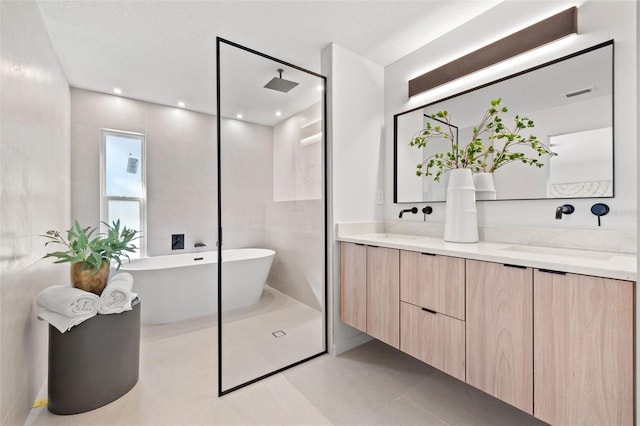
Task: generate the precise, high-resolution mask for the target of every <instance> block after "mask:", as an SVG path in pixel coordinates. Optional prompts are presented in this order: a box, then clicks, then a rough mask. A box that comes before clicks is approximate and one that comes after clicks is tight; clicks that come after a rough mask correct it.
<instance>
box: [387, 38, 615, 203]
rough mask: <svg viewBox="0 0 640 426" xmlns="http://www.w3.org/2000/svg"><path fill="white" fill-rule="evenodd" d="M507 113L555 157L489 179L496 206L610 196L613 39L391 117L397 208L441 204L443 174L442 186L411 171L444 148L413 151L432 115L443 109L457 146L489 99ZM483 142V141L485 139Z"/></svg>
mask: <svg viewBox="0 0 640 426" xmlns="http://www.w3.org/2000/svg"><path fill="white" fill-rule="evenodd" d="M496 98H502V104H503V105H506V106H508V107H509V113H507V114H505V116H504V122H505V123H512V122H513V116H514V115H515V114H518V115H520V116H526V117H528V118H530V119H532V120H533V121H534V122H535V127H534V128H533V129H531V133H532V134H534V135H536V136H537V138H538V140H540V142H542V143H544V144H545V145H547V146H549V147H550V148H551V150H552V151H553V152H555V153H556V154H558V155H557V156H554V157H551V158H549V157H548V156H544V157H543V158H540V161H541V162H542V163H543V164H544V166H543V167H541V168H537V167H522V166H521V165H518V164H510V165H508V166H506V167H503V168H500V169H499V170H497V171H496V172H495V174H494V182H495V187H496V199H497V200H515V199H520V200H522V199H548V198H592V197H597V198H603V197H613V196H614V185H613V180H614V173H613V40H610V41H607V42H604V43H601V44H598V45H596V46H593V47H590V48H588V49H585V50H582V51H579V52H576V53H573V54H571V55H568V56H565V57H563V58H560V59H557V60H554V61H551V62H548V63H545V64H542V65H539V66H536V67H534V68H531V69H528V70H525V71H522V72H519V73H516V74H513V75H511V76H508V77H505V78H502V79H499V80H496V81H494V82H491V83H487V84H485V85H482V86H479V87H476V88H473V89H470V90H467V91H464V92H462V93H459V94H456V95H453V96H449V97H447V98H445V99H441V100H439V101H436V102H432V103H430V104H427V105H423V106H420V107H418V108H414V109H412V110H410V111H406V112H403V113H400V114H396V115H394V202H395V203H416V202H433V201H444V200H445V194H446V187H447V174H446V173H445V174H444V175H443V177H442V179H440V182H434V180H433V179H432V177H430V176H421V177H418V176H417V175H416V165H417V164H418V163H420V162H422V161H423V160H424V159H425V158H428V157H430V156H431V155H433V154H435V153H437V152H445V151H446V150H448V149H449V146H448V143H447V142H446V141H444V140H442V141H433V142H434V143H430V144H428V145H427V147H425V148H424V149H420V150H419V149H417V148H416V147H410V146H409V141H410V140H411V139H412V136H413V135H414V134H415V133H416V132H417V131H419V130H420V129H422V128H424V126H425V125H426V123H427V121H429V120H431V119H430V118H429V117H430V116H431V115H432V114H435V113H436V112H438V111H448V113H449V115H450V116H451V118H452V124H453V125H454V126H455V129H456V133H457V136H458V141H459V142H460V144H464V143H466V142H468V141H469V140H470V135H471V133H472V131H473V127H474V126H477V125H478V122H479V121H480V119H481V115H482V113H483V112H484V111H485V110H486V108H487V105H489V103H490V100H492V99H496ZM485 143H487V141H486V138H485Z"/></svg>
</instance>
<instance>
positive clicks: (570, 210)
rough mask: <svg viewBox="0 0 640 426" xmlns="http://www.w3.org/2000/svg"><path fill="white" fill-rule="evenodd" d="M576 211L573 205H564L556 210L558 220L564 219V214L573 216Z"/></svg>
mask: <svg viewBox="0 0 640 426" xmlns="http://www.w3.org/2000/svg"><path fill="white" fill-rule="evenodd" d="M575 210H576V209H575V208H574V207H573V206H572V205H571V204H563V205H561V206H558V208H557V209H556V219H562V215H563V214H571V213H573V212H574V211H575Z"/></svg>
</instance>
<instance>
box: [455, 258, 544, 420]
mask: <svg viewBox="0 0 640 426" xmlns="http://www.w3.org/2000/svg"><path fill="white" fill-rule="evenodd" d="M466 266H467V280H466V281H467V306H466V317H467V330H466V331H467V333H466V345H467V346H466V350H467V359H466V365H467V383H469V384H470V385H472V386H475V387H476V388H478V389H480V390H483V391H485V392H486V393H488V394H490V395H493V396H495V397H496V398H498V399H501V400H503V401H505V402H507V403H509V404H511V405H513V406H515V407H518V408H519V409H521V410H522V411H525V412H527V413H529V414H533V270H532V269H531V268H526V267H523V266H517V265H504V264H500V263H492V262H483V261H477V260H467V265H466Z"/></svg>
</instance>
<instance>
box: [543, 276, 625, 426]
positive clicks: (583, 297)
mask: <svg viewBox="0 0 640 426" xmlns="http://www.w3.org/2000/svg"><path fill="white" fill-rule="evenodd" d="M633 293H634V292H633V283H631V282H629V281H618V280H612V279H606V278H596V277H588V276H582V275H574V274H554V273H548V272H544V271H540V270H536V271H535V273H534V342H535V351H534V368H535V370H534V386H535V387H534V389H535V395H534V398H535V399H534V407H535V408H534V415H535V416H536V417H538V418H540V419H542V420H544V421H545V422H548V423H551V424H557V425H587V424H590V425H614V424H615V425H631V424H633V375H634V370H633V300H634V294H633Z"/></svg>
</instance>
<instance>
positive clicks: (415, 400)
mask: <svg viewBox="0 0 640 426" xmlns="http://www.w3.org/2000/svg"><path fill="white" fill-rule="evenodd" d="M241 317H242V316H239V317H238V318H237V319H239V320H244V319H247V318H248V317H249V316H248V315H246V316H245V317H244V318H241ZM225 322H226V321H225ZM270 326H271V325H269V327H270ZM216 336H217V328H216V325H215V322H214V320H213V319H212V318H208V319H207V318H204V319H199V320H190V321H186V322H182V323H176V324H169V325H164V326H155V327H150V328H145V329H144V330H143V338H142V343H141V363H140V379H139V382H138V384H137V385H136V386H135V387H134V388H133V389H132V390H131V391H129V393H127V394H126V395H125V396H123V397H122V398H120V399H118V400H117V401H114V402H113V403H111V404H108V405H106V406H104V407H102V408H99V409H97V410H93V411H90V412H87V413H82V414H77V415H73V416H56V415H53V414H51V413H49V412H48V411H47V409H46V407H42V408H38V409H34V410H33V412H32V415H31V416H30V418H29V420H28V422H27V424H28V425H78V426H80V425H81V426H94V425H95V426H97V425H150V426H151V425H153V426H156V425H176V426H178V425H331V424H334V425H444V424H452V425H453V424H459V425H542V424H543V423H541V422H538V421H537V420H535V419H534V418H532V417H530V416H528V415H527V414H525V413H523V412H521V411H519V410H517V409H515V408H513V407H510V406H509V405H506V404H504V403H502V402H500V401H498V400H496V399H495V398H492V397H490V396H488V395H486V394H484V393H482V392H480V391H477V390H475V389H473V388H471V387H469V386H467V385H465V384H464V383H462V382H459V381H458V380H456V379H453V378H451V377H449V376H447V375H446V374H444V373H440V372H438V371H437V370H435V369H433V368H431V367H429V366H428V365H426V364H423V363H421V362H419V361H417V360H415V359H413V358H411V357H410V356H408V355H405V354H403V353H401V352H399V351H397V350H395V349H393V348H391V347H389V346H387V345H385V344H383V343H380V342H378V341H371V342H369V343H366V344H365V345H362V346H360V347H358V348H356V349H353V350H351V351H349V352H346V353H344V354H342V355H340V356H336V357H334V356H331V355H323V356H321V357H319V358H316V359H313V360H311V361H309V362H307V363H305V364H302V365H300V366H297V367H294V368H292V369H289V370H287V371H285V372H283V373H280V374H277V375H275V376H272V377H270V378H268V379H266V380H263V381H261V382H259V383H256V384H253V385H251V386H248V387H245V388H243V389H240V390H238V391H236V392H234V393H231V394H229V395H227V396H224V397H222V398H218V397H217V379H218V377H217V376H218V374H217V363H216V356H217V338H216Z"/></svg>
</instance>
